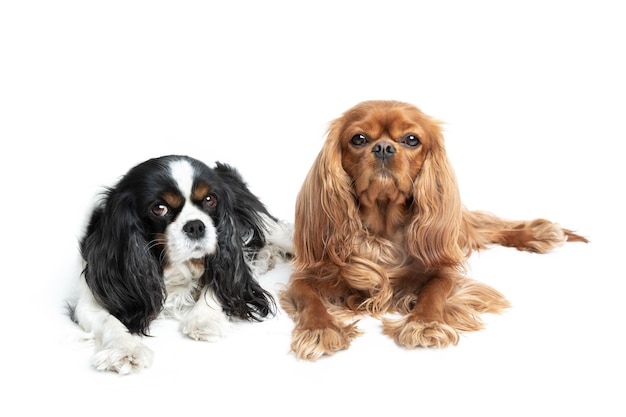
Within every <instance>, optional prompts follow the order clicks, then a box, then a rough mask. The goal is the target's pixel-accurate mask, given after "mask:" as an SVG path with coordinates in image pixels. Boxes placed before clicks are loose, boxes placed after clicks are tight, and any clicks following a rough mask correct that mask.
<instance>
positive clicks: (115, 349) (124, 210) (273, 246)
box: [69, 155, 292, 374]
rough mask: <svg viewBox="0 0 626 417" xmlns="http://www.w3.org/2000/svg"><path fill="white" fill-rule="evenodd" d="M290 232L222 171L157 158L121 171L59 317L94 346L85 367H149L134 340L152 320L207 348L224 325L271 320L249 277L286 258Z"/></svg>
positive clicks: (271, 304) (85, 240)
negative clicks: (164, 320) (168, 322)
mask: <svg viewBox="0 0 626 417" xmlns="http://www.w3.org/2000/svg"><path fill="white" fill-rule="evenodd" d="M291 233H292V231H291V230H290V225H289V224H287V223H284V222H282V221H279V220H277V219H276V218H275V217H273V216H272V215H271V214H270V213H269V211H268V210H267V208H266V207H265V206H264V205H263V204H262V203H261V201H260V200H259V199H258V198H257V197H256V196H255V195H253V194H252V193H251V192H250V190H249V189H248V187H247V185H246V183H245V182H244V181H243V179H242V177H241V175H240V174H239V173H238V171H237V170H235V169H234V168H232V167H231V166H229V165H227V164H222V163H220V162H217V163H216V166H215V167H213V168H211V167H209V166H207V165H206V164H204V163H203V162H201V161H199V160H197V159H194V158H191V157H188V156H184V155H167V156H162V157H158V158H153V159H149V160H147V161H145V162H142V163H140V164H138V165H137V166H135V167H133V168H132V169H130V170H129V171H128V172H127V173H126V174H125V175H124V176H123V177H122V178H121V179H120V180H119V181H118V182H117V184H115V185H114V186H113V187H110V188H107V189H106V190H105V192H104V193H103V194H102V198H101V199H100V201H98V202H97V203H96V205H95V207H94V208H93V210H92V211H91V214H90V216H89V221H88V225H87V228H86V232H85V234H84V236H83V237H82V240H81V241H80V252H81V255H82V263H83V269H82V273H81V274H80V277H79V278H80V279H79V289H78V296H77V298H76V299H75V300H74V301H73V302H72V301H71V302H70V303H69V310H70V315H71V317H72V318H73V320H74V321H75V322H76V323H78V325H79V326H80V327H81V328H82V329H83V330H84V331H86V332H88V333H91V335H92V337H93V338H94V340H95V345H96V352H95V354H94V356H93V360H92V362H93V365H94V367H95V368H96V369H98V370H103V371H104V370H109V371H115V372H118V373H120V374H129V373H133V372H136V371H138V370H140V369H142V368H146V367H149V366H150V365H151V364H152V362H153V353H152V351H151V350H150V349H149V348H148V347H147V346H145V345H144V344H143V343H142V337H143V336H147V335H148V334H149V327H150V324H151V323H152V322H153V321H154V320H155V319H156V318H158V317H159V316H163V317H172V318H175V319H177V320H180V323H181V325H180V329H181V331H182V333H183V334H185V335H188V336H189V337H191V338H193V339H196V340H205V341H214V340H217V339H219V338H221V337H222V336H224V335H225V334H226V333H227V331H228V329H229V326H230V324H229V323H230V321H229V319H241V320H251V321H261V320H263V319H265V318H266V317H269V316H272V315H274V314H275V312H276V302H275V300H274V298H273V297H272V295H271V294H270V293H269V292H268V291H266V290H265V289H263V288H262V287H261V285H260V284H259V282H258V281H257V276H258V275H259V274H262V273H264V272H266V271H267V270H268V269H271V268H273V266H274V264H275V262H276V260H277V259H284V260H286V259H288V258H289V253H290V251H291V250H292V249H291V246H292V242H291V240H292V236H291Z"/></svg>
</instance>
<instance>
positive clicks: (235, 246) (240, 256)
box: [204, 163, 276, 321]
mask: <svg viewBox="0 0 626 417" xmlns="http://www.w3.org/2000/svg"><path fill="white" fill-rule="evenodd" d="M215 172H216V173H217V174H218V175H219V177H220V180H218V181H217V182H221V183H223V184H226V185H227V187H225V188H224V189H223V190H221V192H220V195H219V196H218V210H217V219H216V220H217V224H216V227H217V247H216V250H215V252H214V253H213V254H211V255H210V256H207V259H206V272H205V275H204V281H205V282H204V284H206V285H210V286H211V288H212V289H213V290H214V292H215V294H216V296H217V298H218V299H219V301H220V303H221V305H222V308H223V310H224V312H225V313H226V314H227V315H229V316H235V317H238V318H241V319H244V320H256V321H260V320H262V319H263V318H265V317H267V316H269V315H273V314H275V312H276V303H275V301H274V298H273V297H272V295H271V294H270V293H269V292H268V291H266V290H265V289H263V288H262V287H261V285H260V284H259V283H258V282H257V280H256V278H255V277H254V275H253V273H252V271H251V269H250V266H249V265H248V263H247V262H246V259H247V258H246V256H247V254H252V255H254V252H255V251H258V249H260V248H261V247H262V246H263V244H264V242H265V236H264V232H265V224H264V222H263V218H262V216H261V213H263V214H265V215H267V216H269V213H267V210H266V209H265V207H264V206H263V204H262V203H261V202H260V200H258V198H257V197H256V196H254V195H253V194H252V193H251V192H250V190H249V189H248V188H247V186H246V184H245V183H244V182H243V180H242V179H241V177H240V176H239V174H238V173H237V172H236V171H235V170H234V169H232V168H230V167H229V166H227V165H223V164H219V163H218V165H217V167H216V168H215ZM269 217H271V216H269Z"/></svg>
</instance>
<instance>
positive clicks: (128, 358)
mask: <svg viewBox="0 0 626 417" xmlns="http://www.w3.org/2000/svg"><path fill="white" fill-rule="evenodd" d="M80 286H81V288H80V297H79V299H78V302H77V304H76V308H75V309H74V318H75V320H76V321H77V323H78V324H79V326H80V327H81V328H82V329H83V330H85V331H86V332H88V333H91V334H92V336H93V338H94V341H95V344H96V353H95V354H94V356H93V358H92V363H93V365H94V367H95V368H96V369H97V370H99V371H115V372H118V373H120V374H130V373H133V372H136V371H139V370H140V369H142V368H147V367H149V366H150V365H152V359H153V353H152V351H151V350H150V349H149V348H148V347H146V346H145V345H144V344H143V343H142V340H141V336H139V335H132V334H130V332H129V331H128V329H127V328H126V326H124V324H122V322H120V321H119V320H118V319H117V318H115V317H114V316H113V315H112V314H111V313H109V312H108V311H107V310H106V309H105V308H104V307H102V306H101V305H100V304H99V303H98V302H97V301H96V299H95V298H94V297H93V294H92V293H91V290H90V289H89V287H88V286H87V283H86V282H85V280H84V278H83V277H81V278H80Z"/></svg>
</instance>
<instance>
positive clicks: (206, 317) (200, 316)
mask: <svg viewBox="0 0 626 417" xmlns="http://www.w3.org/2000/svg"><path fill="white" fill-rule="evenodd" d="M181 332H182V333H183V334H185V335H187V336H189V337H191V338H192V339H195V340H202V341H206V342H215V341H217V340H219V339H221V338H222V337H224V336H226V335H227V334H228V333H229V332H230V322H229V321H228V318H227V317H226V315H225V314H224V313H222V312H221V311H218V310H206V309H205V310H202V311H200V310H198V309H196V310H192V311H191V312H190V313H189V315H188V316H187V317H186V318H185V319H184V320H183V321H182V323H181Z"/></svg>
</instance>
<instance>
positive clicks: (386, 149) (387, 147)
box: [372, 142, 396, 161]
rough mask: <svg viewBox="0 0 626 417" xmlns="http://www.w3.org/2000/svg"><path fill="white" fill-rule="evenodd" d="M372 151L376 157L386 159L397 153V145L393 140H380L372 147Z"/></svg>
mask: <svg viewBox="0 0 626 417" xmlns="http://www.w3.org/2000/svg"><path fill="white" fill-rule="evenodd" d="M372 153H373V154H374V156H375V157H376V158H378V159H380V160H383V161H384V160H385V159H389V158H391V157H393V156H394V155H395V154H396V147H395V146H394V145H393V144H392V143H391V142H378V143H376V144H375V145H374V146H373V147H372Z"/></svg>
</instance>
